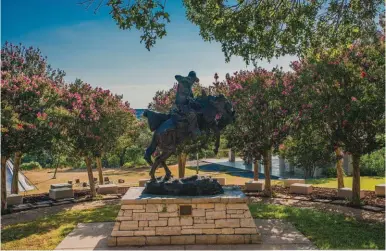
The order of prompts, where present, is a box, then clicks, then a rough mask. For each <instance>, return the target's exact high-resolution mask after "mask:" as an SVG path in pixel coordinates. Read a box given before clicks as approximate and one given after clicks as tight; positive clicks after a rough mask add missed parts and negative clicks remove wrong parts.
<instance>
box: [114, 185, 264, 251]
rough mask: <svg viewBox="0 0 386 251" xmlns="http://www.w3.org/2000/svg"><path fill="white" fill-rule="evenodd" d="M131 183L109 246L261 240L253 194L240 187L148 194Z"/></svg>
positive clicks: (259, 241)
mask: <svg viewBox="0 0 386 251" xmlns="http://www.w3.org/2000/svg"><path fill="white" fill-rule="evenodd" d="M143 190H144V188H143V187H131V188H130V189H129V190H128V191H127V193H126V194H125V196H124V197H123V198H122V201H121V204H122V206H121V210H120V211H119V213H118V217H117V219H116V223H115V226H114V229H113V231H112V233H111V236H110V237H109V239H108V243H109V246H143V245H183V244H248V243H261V237H260V234H259V233H258V232H257V227H256V225H255V223H254V220H253V218H252V216H251V213H250V212H249V209H248V206H247V203H246V202H247V197H246V196H245V195H244V194H243V193H242V192H241V191H240V189H239V188H236V187H224V191H225V193H224V194H219V195H212V196H177V197H176V196H163V195H162V196H161V195H149V194H143V193H142V192H143Z"/></svg>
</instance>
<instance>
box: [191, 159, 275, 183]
mask: <svg viewBox="0 0 386 251" xmlns="http://www.w3.org/2000/svg"><path fill="white" fill-rule="evenodd" d="M186 168H188V169H190V170H196V167H195V166H191V167H186ZM199 169H200V172H222V173H226V174H228V175H231V176H235V177H242V178H250V179H253V171H252V170H242V169H239V168H234V167H229V166H223V165H220V164H213V163H211V164H204V165H200V166H199ZM264 178H265V176H264V174H262V173H259V179H264ZM271 179H273V180H276V179H279V177H278V176H275V175H271Z"/></svg>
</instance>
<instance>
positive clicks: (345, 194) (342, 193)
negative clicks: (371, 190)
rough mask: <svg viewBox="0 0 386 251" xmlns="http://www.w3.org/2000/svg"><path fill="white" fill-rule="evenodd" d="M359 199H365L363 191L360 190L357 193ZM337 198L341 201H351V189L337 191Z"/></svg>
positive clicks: (345, 188)
mask: <svg viewBox="0 0 386 251" xmlns="http://www.w3.org/2000/svg"><path fill="white" fill-rule="evenodd" d="M359 196H360V199H363V198H364V197H365V191H363V190H361V191H360V193H359ZM338 197H339V198H342V199H351V198H352V189H351V188H348V187H344V188H339V189H338Z"/></svg>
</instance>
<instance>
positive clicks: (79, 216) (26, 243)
mask: <svg viewBox="0 0 386 251" xmlns="http://www.w3.org/2000/svg"><path fill="white" fill-rule="evenodd" d="M119 208H120V205H108V206H104V207H100V208H94V209H84V210H68V211H64V212H60V213H57V214H53V215H50V216H46V217H42V218H39V219H37V220H35V221H29V222H24V223H19V224H14V225H8V226H5V227H4V228H3V229H2V231H1V249H2V250H6V249H8V250H9V249H19V250H20V249H29V250H31V249H40V250H42V249H43V250H52V249H54V248H55V247H56V246H57V245H58V244H59V243H60V242H61V241H62V240H63V239H64V238H65V237H66V236H67V234H68V233H70V232H71V231H72V230H73V229H74V228H75V227H76V225H77V224H78V223H81V222H104V221H115V218H116V216H117V214H118V211H119Z"/></svg>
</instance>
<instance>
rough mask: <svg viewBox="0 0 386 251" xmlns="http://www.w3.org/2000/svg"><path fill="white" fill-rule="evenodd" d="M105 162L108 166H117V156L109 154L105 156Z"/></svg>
mask: <svg viewBox="0 0 386 251" xmlns="http://www.w3.org/2000/svg"><path fill="white" fill-rule="evenodd" d="M107 164H108V166H109V167H119V157H118V156H117V155H115V154H111V155H109V156H108V157H107Z"/></svg>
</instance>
